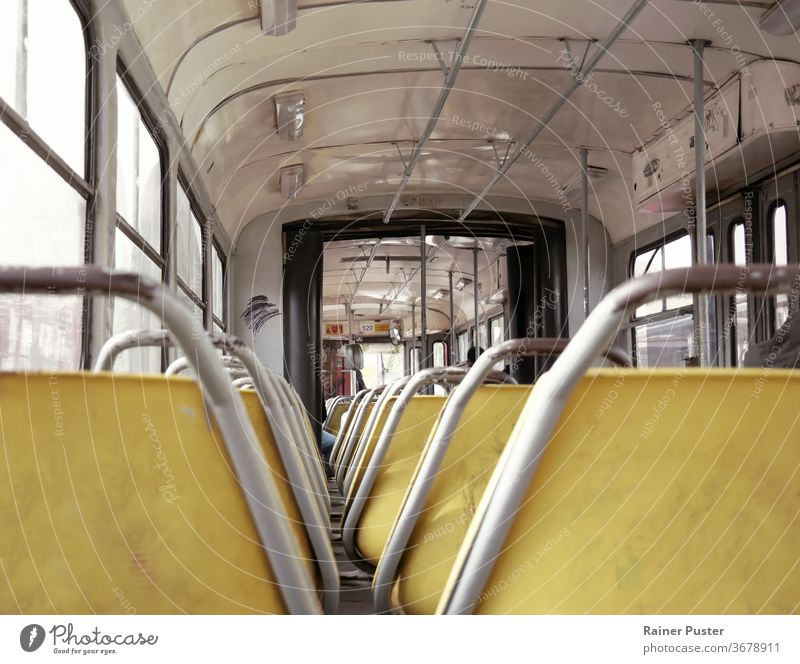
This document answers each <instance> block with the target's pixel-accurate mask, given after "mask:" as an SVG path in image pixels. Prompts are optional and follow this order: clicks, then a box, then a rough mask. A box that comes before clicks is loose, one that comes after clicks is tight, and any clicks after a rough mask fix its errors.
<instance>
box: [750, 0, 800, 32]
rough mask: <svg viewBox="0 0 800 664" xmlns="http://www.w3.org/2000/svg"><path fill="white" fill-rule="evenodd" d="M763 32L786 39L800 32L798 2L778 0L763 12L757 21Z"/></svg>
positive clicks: (796, 0)
mask: <svg viewBox="0 0 800 664" xmlns="http://www.w3.org/2000/svg"><path fill="white" fill-rule="evenodd" d="M758 27H759V28H760V29H761V30H763V31H764V32H768V33H770V34H771V35H776V36H778V37H788V36H789V35H792V34H794V33H795V32H797V31H800V0H780V1H779V2H777V3H775V4H774V5H773V6H772V7H770V8H769V9H768V10H767V11H765V12H764V13H763V14H762V15H761V18H760V19H759V21H758Z"/></svg>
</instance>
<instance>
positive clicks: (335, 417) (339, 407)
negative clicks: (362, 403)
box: [327, 399, 350, 436]
mask: <svg viewBox="0 0 800 664" xmlns="http://www.w3.org/2000/svg"><path fill="white" fill-rule="evenodd" d="M349 407H350V402H349V401H344V400H341V399H340V400H339V401H337V402H336V404H335V405H334V406H333V409H332V411H331V412H330V413H329V414H328V428H327V431H328V433H329V434H331V435H332V436H336V435H338V434H339V429H340V428H341V426H342V418H343V417H344V414H345V413H346V412H347V409H348V408H349Z"/></svg>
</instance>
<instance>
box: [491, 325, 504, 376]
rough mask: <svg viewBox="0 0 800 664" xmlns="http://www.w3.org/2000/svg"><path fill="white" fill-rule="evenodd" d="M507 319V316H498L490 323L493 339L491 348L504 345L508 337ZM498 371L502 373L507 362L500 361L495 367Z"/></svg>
mask: <svg viewBox="0 0 800 664" xmlns="http://www.w3.org/2000/svg"><path fill="white" fill-rule="evenodd" d="M505 328H506V319H505V316H496V317H495V318H492V320H490V321H489V336H490V338H491V343H490V344H489V345H490V346H496V345H497V344H500V343H503V341H505V336H506V330H505ZM494 368H495V369H496V370H497V371H502V370H503V369H504V368H505V362H504V361H502V360H501V361H500V362H498V363H497V364H495V365H494Z"/></svg>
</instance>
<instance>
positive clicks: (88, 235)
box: [0, 0, 100, 369]
mask: <svg viewBox="0 0 800 664" xmlns="http://www.w3.org/2000/svg"><path fill="white" fill-rule="evenodd" d="M65 1H66V2H67V4H68V5H69V6H70V7H71V8H72V10H73V11H74V12H75V16H76V17H77V19H78V23H79V25H80V30H81V36H82V39H83V61H84V117H83V127H82V135H83V173H82V174H80V173H78V172H77V171H75V169H74V168H73V167H72V166H71V165H70V164H69V163H68V162H67V161H66V159H64V158H63V157H62V156H61V155H60V154H59V153H58V152H57V151H56V150H54V149H53V148H52V147H51V145H50V144H49V143H48V142H47V141H46V140H45V139H44V137H43V136H42V135H41V134H39V133H38V132H37V131H36V130H35V129H34V128H33V127H32V126H31V125H29V124H28V121H27V120H26V119H25V118H24V117H23V116H22V115H21V114H20V113H19V112H17V110H16V109H15V108H14V107H13V106H12V105H11V104H10V103H9V102H8V101H7V100H5V99H3V98H2V97H0V102H2V106H3V112H2V113H0V122H2V123H3V125H5V126H6V127H7V128H8V130H9V131H10V132H11V133H12V134H13V135H14V136H16V138H17V139H18V140H19V141H21V142H22V143H23V144H24V146H25V147H27V148H28V149H29V150H31V152H33V153H34V155H36V156H37V157H38V158H39V159H41V160H42V161H43V162H44V164H45V166H47V167H49V168H50V169H52V170H53V172H54V173H55V174H56V175H57V176H59V177H60V178H61V179H62V180H63V181H64V182H66V184H67V185H68V186H69V187H71V188H72V189H73V190H74V191H75V192H76V193H77V194H78V195H79V196H80V197H81V198H83V199H84V201H85V213H84V217H83V238H82V240H83V247H84V250H83V264H84V265H86V264H89V263H91V262H92V258H93V253H94V235H93V224H92V223H91V222H90V220H91V217H92V213H93V210H94V208H95V205H96V200H97V182H98V180H99V178H100V175H99V173H98V170H97V168H96V165H95V164H94V162H93V159H92V148H93V146H94V144H95V142H96V140H97V130H96V128H95V123H94V122H93V115H94V101H95V90H96V89H97V78H98V76H99V71H98V68H97V63H96V61H95V59H94V58H93V57H92V55H91V50H90V44H92V43H94V41H95V38H96V31H95V29H94V25H93V23H92V20H91V18H92V17H91V15H90V13H89V11H88V10H87V8H86V7H85V6H84V5H83V3H82V2H78V1H77V0H65ZM81 299H82V302H81V310H82V311H81V335H80V350H79V354H80V361H79V366H78V367H76V369H81V368H82V369H87V368H89V367H90V361H91V358H90V350H89V343H90V327H91V320H90V318H91V311H90V308H89V299H88V298H87V297H86V296H83V297H82V298H81Z"/></svg>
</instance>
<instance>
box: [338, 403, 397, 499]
mask: <svg viewBox="0 0 800 664" xmlns="http://www.w3.org/2000/svg"><path fill="white" fill-rule="evenodd" d="M396 402H397V397H389V398H388V399H386V400H384V401H382V402H380V404H379V405H378V406H377V407H378V412H377V413H375V415H374V417H375V421H374V425H373V427H372V429H371V430H370V431H366V430H364V431H362V434H361V436H360V438H359V441H358V444H357V445H356V447H355V450H354V452H353V455H352V459H351V460H350V464H349V467H348V469H347V471H346V473H345V490H346V491H345V493H346V496H345V498H346V502H349V501H350V500H351V499H352V496H353V495H354V494H355V492H356V491H357V490H358V485H359V484H360V483H361V479H362V478H363V477H364V470H365V469H366V465H367V464H368V463H369V459H370V457H371V456H372V453H373V452H374V451H375V446H376V445H377V443H378V439H379V438H380V435H381V433H382V432H383V429H384V427H385V426H386V421H387V420H388V419H389V414H390V413H391V411H392V408H393V407H394V404H395V403H396Z"/></svg>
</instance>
